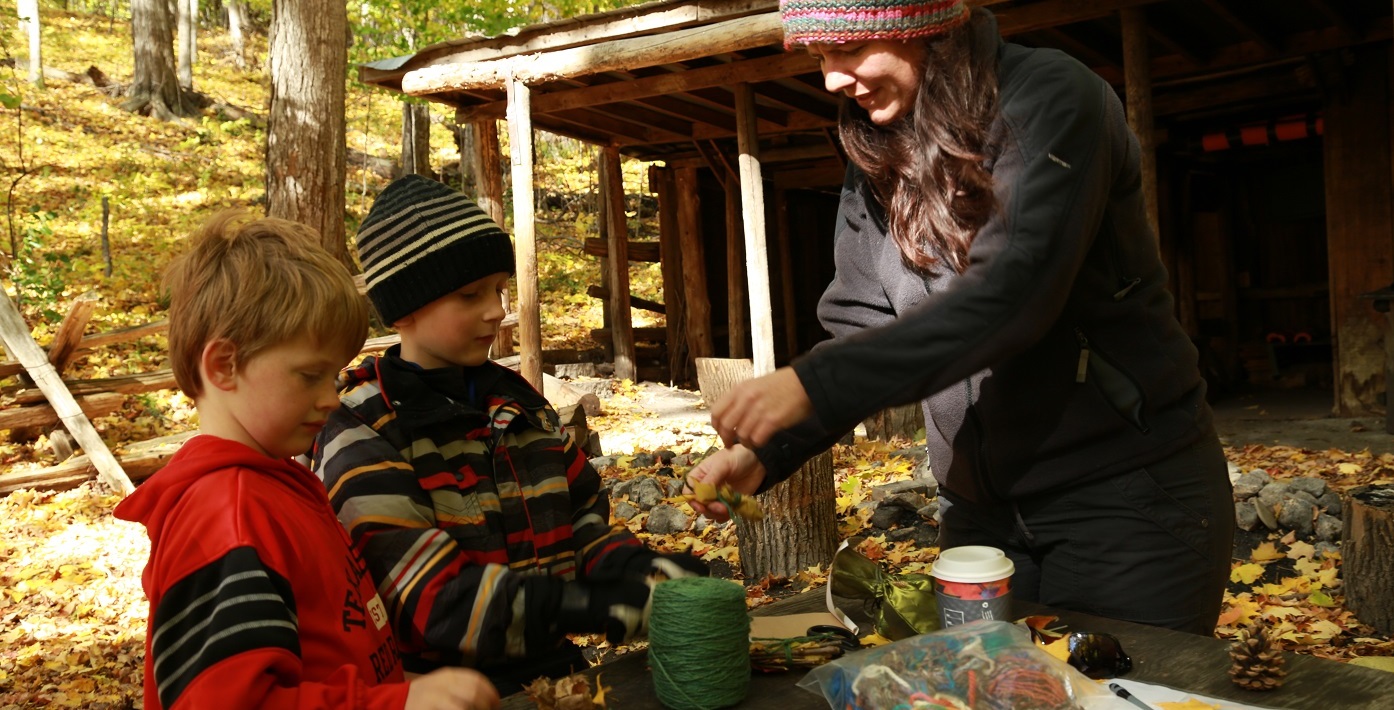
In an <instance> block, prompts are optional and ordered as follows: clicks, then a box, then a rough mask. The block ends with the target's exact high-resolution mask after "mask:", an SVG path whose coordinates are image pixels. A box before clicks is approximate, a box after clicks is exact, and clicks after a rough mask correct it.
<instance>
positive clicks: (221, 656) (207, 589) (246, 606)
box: [150, 547, 300, 707]
mask: <svg viewBox="0 0 1394 710" xmlns="http://www.w3.org/2000/svg"><path fill="white" fill-rule="evenodd" d="M152 633H153V634H154V637H153V639H152V642H151V644H150V647H151V648H150V652H151V654H152V655H153V656H154V658H155V661H154V667H155V682H156V684H157V685H158V686H159V693H160V704H161V705H163V706H164V707H172V706H173V705H174V702H175V701H176V700H178V699H179V695H180V694H181V693H183V692H184V689H185V688H186V687H188V685H189V683H191V682H192V681H193V679H194V678H196V677H198V674H199V673H202V672H203V671H204V670H206V669H207V668H209V667H211V666H213V665H214V664H216V663H218V662H220V661H223V660H225V659H227V658H231V657H232V656H235V655H237V654H239V653H243V652H245V651H252V650H256V649H262V648H283V649H285V650H287V651H290V652H291V653H293V654H295V655H296V656H299V655H300V635H299V626H298V621H297V618H296V614H295V598H294V595H293V594H292V593H291V588H290V582H289V581H287V580H286V578H285V577H282V576H281V575H279V574H277V573H276V571H275V570H272V569H271V568H269V567H267V566H266V565H264V564H262V561H261V558H260V557H259V556H258V555H257V553H256V550H254V549H253V548H250V547H239V548H236V549H233V550H231V551H229V552H228V553H227V554H226V555H223V556H222V557H221V558H220V559H217V560H215V561H213V562H211V563H209V564H207V565H205V566H203V567H201V568H199V569H197V570H194V571H193V572H191V573H190V574H189V575H188V576H186V577H184V578H183V579H181V580H179V581H178V582H176V583H175V584H174V586H172V587H170V589H169V591H168V592H166V593H165V595H164V597H163V598H161V599H160V605H159V607H158V608H156V609H155V624H154V628H153V630H152Z"/></svg>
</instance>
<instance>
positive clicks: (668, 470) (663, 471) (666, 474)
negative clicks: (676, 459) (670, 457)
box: [653, 466, 678, 478]
mask: <svg viewBox="0 0 1394 710" xmlns="http://www.w3.org/2000/svg"><path fill="white" fill-rule="evenodd" d="M653 475H655V476H658V477H659V478H678V474H676V473H674V472H673V467H672V466H662V467H660V468H659V469H658V470H657V471H654V472H653Z"/></svg>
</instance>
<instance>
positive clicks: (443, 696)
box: [405, 668, 499, 710]
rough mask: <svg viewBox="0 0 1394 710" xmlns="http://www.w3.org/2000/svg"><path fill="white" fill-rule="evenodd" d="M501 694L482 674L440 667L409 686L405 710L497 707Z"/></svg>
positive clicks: (474, 709)
mask: <svg viewBox="0 0 1394 710" xmlns="http://www.w3.org/2000/svg"><path fill="white" fill-rule="evenodd" d="M498 707H499V693H498V691H497V690H495V689H494V684H493V683H490V682H489V679H488V678H485V677H484V675H483V674H482V673H480V672H479V671H476V670H472V669H469V668H441V669H439V670H434V671H431V672H430V673H427V674H426V675H423V676H418V677H416V678H414V679H412V681H411V685H410V686H408V688H407V702H406V706H405V710H498Z"/></svg>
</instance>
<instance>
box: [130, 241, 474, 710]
mask: <svg viewBox="0 0 1394 710" xmlns="http://www.w3.org/2000/svg"><path fill="white" fill-rule="evenodd" d="M191 241H192V244H191V245H190V246H189V250H188V252H187V253H186V254H185V255H183V256H182V257H180V258H179V259H177V260H176V261H175V263H174V264H173V265H172V267H171V269H170V271H169V274H168V277H167V286H168V289H169V293H170V309H169V319H170V330H169V345H170V359H171V362H172V366H173V370H174V374H175V379H176V380H177V381H178V383H179V387H180V389H182V390H183V391H184V393H185V394H187V395H189V396H190V397H192V398H193V399H194V402H195V404H196V405H197V406H198V410H199V418H200V423H201V431H200V434H199V435H198V436H196V437H194V438H193V439H190V440H189V441H188V443H186V444H184V446H183V448H181V449H180V450H179V452H178V453H177V454H175V456H174V458H172V459H171V460H170V462H169V464H168V465H167V466H166V467H165V468H164V469H163V470H161V471H160V472H159V473H157V474H155V475H154V476H153V477H152V478H151V479H150V480H148V481H146V482H145V483H144V484H143V485H141V486H140V488H138V489H137V490H136V492H135V493H134V494H132V495H131V496H130V497H129V498H127V499H126V500H125V501H123V502H122V503H121V504H120V505H119V506H117V509H116V515H117V517H119V518H122V519H124V520H131V521H136V522H140V523H142V524H143V525H145V527H146V529H147V531H148V532H149V535H150V559H149V561H148V563H147V564H146V567H145V572H144V574H143V577H142V583H143V586H144V588H145V594H146V596H147V597H148V598H149V600H150V620H149V625H148V629H147V636H146V660H145V707H146V708H147V709H148V710H159V709H161V708H171V709H173V708H197V707H229V708H232V707H236V708H254V707H285V708H330V707H366V708H375V709H376V708H382V709H384V710H386V709H396V708H411V709H412V710H427V709H435V708H442V709H443V708H473V709H476V710H482V709H484V708H493V707H496V706H497V705H498V696H497V694H496V693H495V692H494V689H493V687H492V686H491V685H489V683H488V681H487V680H485V679H483V678H482V677H481V676H479V675H478V674H477V673H471V672H466V671H454V672H451V673H448V674H446V673H440V674H431V675H429V676H424V677H422V678H420V679H417V680H415V681H413V682H412V683H410V684H408V683H406V682H404V678H403V673H402V667H401V662H400V660H399V658H398V655H397V645H396V641H395V640H394V639H393V636H392V633H391V629H390V628H388V626H387V622H386V615H385V612H384V610H383V605H382V601H381V599H379V598H378V596H377V592H376V591H375V590H374V588H373V584H372V580H371V579H370V578H369V577H368V575H367V569H366V567H365V566H364V564H363V563H362V561H361V560H360V559H359V558H358V556H357V555H356V554H355V553H354V552H353V550H352V549H351V548H350V547H349V545H348V540H347V538H346V536H345V535H344V532H343V529H342V528H341V527H339V525H338V523H337V522H336V521H335V519H334V514H333V511H332V510H331V509H330V507H329V501H328V500H327V499H326V497H325V494H324V487H323V486H322V485H321V484H320V482H319V480H318V479H317V478H315V477H314V475H313V474H311V473H310V472H309V471H308V470H306V469H305V468H304V467H303V466H301V465H300V464H298V463H295V462H294V461H292V460H291V459H290V457H291V456H294V455H296V454H300V453H303V452H304V451H306V450H307V449H308V448H309V446H310V444H311V442H312V441H313V440H314V438H315V435H316V434H317V433H318V432H319V430H320V428H321V427H323V426H324V423H325V420H326V419H327V418H328V416H329V413H330V412H331V411H333V410H334V409H336V408H337V407H338V406H339V401H338V397H337V395H336V394H335V391H334V377H335V375H336V373H337V372H338V371H339V369H340V368H341V367H342V366H343V365H345V364H346V363H347V362H348V361H349V359H350V358H351V357H352V356H353V355H355V354H356V353H357V352H358V350H359V348H360V347H361V346H362V343H363V339H364V336H365V335H366V333H367V327H368V313H367V304H366V303H365V302H364V300H363V297H362V296H360V295H359V294H358V292H357V290H356V289H355V288H354V285H353V281H352V279H351V277H350V276H349V273H348V271H347V270H345V269H344V267H343V266H342V265H340V264H339V263H338V262H336V261H335V260H334V259H333V257H331V256H330V255H329V254H328V253H327V252H325V251H324V250H323V249H322V248H320V247H319V245H318V238H317V236H316V235H315V233H314V231H313V230H311V229H309V228H306V227H303V226H301V225H297V224H294V223H291V222H286V221H282V220H275V219H260V220H254V221H246V220H245V219H243V218H241V217H240V216H239V215H237V214H235V213H224V214H220V215H218V216H216V217H214V218H213V219H211V220H210V221H209V222H208V223H207V224H205V225H204V226H203V227H202V229H200V230H199V231H198V232H197V233H196V234H194V235H193V237H192V240H191Z"/></svg>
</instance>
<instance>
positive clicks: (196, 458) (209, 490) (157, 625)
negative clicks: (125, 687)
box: [115, 435, 407, 710]
mask: <svg viewBox="0 0 1394 710" xmlns="http://www.w3.org/2000/svg"><path fill="white" fill-rule="evenodd" d="M115 515H116V517H117V518H120V519H121V520H129V521H132V522H138V523H141V524H142V525H144V526H145V528H146V530H147V532H148V533H149V535H150V559H149V561H148V562H146V564H145V571H144V573H142V575H141V584H142V586H144V588H145V596H146V597H148V598H149V599H150V621H149V628H148V629H147V631H146V636H145V707H146V708H147V710H161V709H168V710H179V709H180V708H286V709H290V708H298V709H299V710H317V709H321V708H323V709H325V710H328V709H329V708H364V709H368V710H392V709H395V708H401V707H403V705H405V703H406V698H407V684H406V683H404V682H402V679H403V678H402V664H401V661H400V660H399V658H398V655H397V647H396V644H395V643H394V642H393V639H392V632H391V630H390V629H389V628H388V627H387V612H386V609H384V608H383V603H382V600H381V598H379V597H378V594H377V591H376V590H375V589H374V588H373V584H372V579H371V578H369V576H368V573H367V569H366V568H365V567H364V565H363V562H362V560H360V559H359V557H358V555H356V554H354V552H353V550H352V549H351V548H350V547H349V539H348V535H346V534H344V529H343V527H342V526H340V525H339V523H338V521H336V520H335V519H334V512H333V511H332V510H330V508H329V501H328V500H327V499H326V498H325V495H324V487H323V486H321V485H320V482H319V481H318V480H316V479H315V477H314V475H312V474H311V473H310V472H309V471H308V470H306V469H305V467H304V466H301V465H299V464H297V463H295V462H293V461H287V460H278V459H273V458H270V457H268V456H266V455H265V454H262V453H260V452H257V451H254V450H252V449H251V448H250V447H248V446H246V445H244V444H240V443H237V442H235V441H229V440H227V439H221V438H218V437H215V436H208V435H201V436H196V437H194V438H192V439H190V440H189V441H188V442H187V443H185V444H184V446H183V447H181V448H180V449H179V451H178V453H176V454H175V455H174V458H172V459H170V462H169V464H168V465H166V466H165V467H164V468H163V469H161V470H160V472H159V473H156V474H155V475H154V476H152V477H151V478H150V480H148V481H146V482H144V483H142V484H141V485H140V487H139V488H137V489H136V491H135V492H134V493H132V494H131V495H130V496H129V497H128V498H126V500H123V501H121V504H120V505H118V506H116V511H115Z"/></svg>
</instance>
